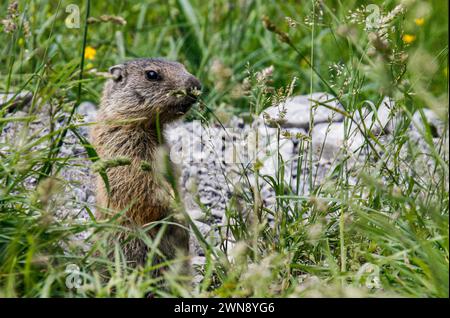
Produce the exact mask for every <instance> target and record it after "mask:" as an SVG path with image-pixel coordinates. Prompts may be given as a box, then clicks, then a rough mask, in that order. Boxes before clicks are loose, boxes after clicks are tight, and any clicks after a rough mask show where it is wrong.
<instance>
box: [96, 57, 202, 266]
mask: <svg viewBox="0 0 450 318" xmlns="http://www.w3.org/2000/svg"><path fill="white" fill-rule="evenodd" d="M109 72H110V73H111V75H112V79H109V80H108V81H107V83H106V84H105V87H104V90H103V96H102V99H101V104H100V110H99V112H98V115H97V124H96V125H95V126H94V128H93V131H92V141H93V144H94V146H95V148H96V150H97V153H98V154H99V157H100V158H101V159H106V160H107V159H114V158H117V157H127V158H129V159H130V160H131V164H130V165H126V166H119V167H115V168H111V169H108V171H107V175H108V181H109V185H110V195H109V197H108V195H107V193H106V189H105V185H104V182H103V180H102V179H101V178H100V177H98V182H97V206H98V207H100V208H107V207H108V208H109V210H112V211H113V212H116V213H117V212H120V211H126V212H125V216H124V217H123V222H122V223H123V224H124V225H126V226H128V227H131V228H133V227H142V226H144V225H146V224H148V223H150V222H154V221H159V220H163V219H166V218H168V221H169V222H178V223H183V222H181V221H177V220H174V219H173V218H172V219H170V217H171V215H172V214H173V211H172V210H171V203H172V202H171V200H173V197H172V195H171V193H172V192H171V190H170V186H169V184H168V183H167V182H166V181H164V180H161V178H159V177H157V172H155V170H154V168H155V165H154V163H155V151H156V149H157V146H158V132H157V127H158V125H157V121H159V123H160V125H159V127H160V128H161V129H162V128H163V127H164V124H166V123H168V122H170V121H173V120H175V119H177V118H179V117H180V116H182V115H183V114H185V113H186V112H187V111H188V110H189V109H190V107H191V106H192V104H193V103H195V101H196V95H197V94H196V92H197V91H198V90H200V89H201V85H200V82H199V81H198V79H197V78H195V77H194V76H193V75H191V74H190V73H188V72H187V71H186V69H185V67H184V66H183V65H182V64H180V63H177V62H171V61H167V60H164V59H154V58H143V59H137V60H133V61H129V62H126V63H123V64H120V65H116V66H113V67H111V68H110V70H109ZM143 162H146V163H150V165H151V169H150V171H145V170H147V169H142V163H143ZM97 210H98V212H97V217H98V218H100V219H102V218H103V219H104V218H106V214H105V212H104V211H105V210H103V211H102V209H97ZM180 225H183V226H184V227H185V226H186V225H185V224H180ZM180 225H169V226H168V227H167V228H166V230H165V234H164V236H163V238H162V240H161V241H160V244H159V250H160V251H161V252H162V253H163V254H164V256H165V258H168V259H171V258H174V257H175V254H176V253H177V252H179V251H181V252H183V253H185V254H187V253H188V249H189V235H188V232H187V230H186V229H185V228H183V226H180ZM158 229H159V227H157V229H156V230H155V231H154V232H152V233H150V235H151V236H153V237H154V235H155V234H156V233H157V230H158ZM119 239H120V240H121V241H122V242H123V241H125V239H126V241H127V243H126V244H124V246H123V251H124V254H125V256H126V258H127V261H128V262H129V263H130V264H131V265H132V266H135V265H143V264H144V263H145V261H146V257H147V252H148V251H147V247H146V244H144V242H142V241H141V240H138V239H131V240H128V238H127V236H126V235H123V236H122V237H120V238H119Z"/></svg>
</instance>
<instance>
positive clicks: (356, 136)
mask: <svg viewBox="0 0 450 318" xmlns="http://www.w3.org/2000/svg"><path fill="white" fill-rule="evenodd" d="M344 137H345V134H344V123H332V124H328V123H327V124H318V125H316V126H314V129H313V131H312V144H313V151H314V155H315V156H318V157H319V158H320V160H321V161H325V162H332V161H334V160H335V159H336V158H337V156H338V155H339V154H340V153H342V152H343V150H344V149H343V147H344V141H345V138H344ZM363 143H364V137H363V136H362V135H361V134H360V133H359V132H358V131H356V129H352V132H351V134H350V136H349V137H348V139H347V147H348V148H347V149H348V150H349V151H350V152H354V151H356V150H357V149H358V148H359V147H361V145H362V144H363Z"/></svg>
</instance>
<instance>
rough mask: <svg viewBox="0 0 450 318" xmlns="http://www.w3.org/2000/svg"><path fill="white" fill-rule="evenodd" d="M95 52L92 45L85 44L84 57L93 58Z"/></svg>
mask: <svg viewBox="0 0 450 318" xmlns="http://www.w3.org/2000/svg"><path fill="white" fill-rule="evenodd" d="M95 54H97V50H96V49H94V48H93V47H92V46H87V47H86V49H85V50H84V58H85V59H87V60H93V59H94V58H95Z"/></svg>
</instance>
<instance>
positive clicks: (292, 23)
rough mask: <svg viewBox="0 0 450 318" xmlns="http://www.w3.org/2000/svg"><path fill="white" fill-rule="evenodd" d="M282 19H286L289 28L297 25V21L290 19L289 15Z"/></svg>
mask: <svg viewBox="0 0 450 318" xmlns="http://www.w3.org/2000/svg"><path fill="white" fill-rule="evenodd" d="M284 19H285V20H286V23H287V24H288V25H289V27H291V28H296V27H297V25H298V23H297V21H295V20H294V19H292V18H290V17H285V18H284Z"/></svg>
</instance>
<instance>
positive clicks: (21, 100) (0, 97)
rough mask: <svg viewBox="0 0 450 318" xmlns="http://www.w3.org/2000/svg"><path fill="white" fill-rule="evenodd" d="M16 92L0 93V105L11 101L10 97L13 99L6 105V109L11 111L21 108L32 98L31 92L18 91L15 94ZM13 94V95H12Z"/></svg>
mask: <svg viewBox="0 0 450 318" xmlns="http://www.w3.org/2000/svg"><path fill="white" fill-rule="evenodd" d="M15 95H16V93H9V94H4V93H0V107H3V106H4V105H6V104H8V103H10V102H11V100H12V99H14V100H13V101H12V102H11V103H10V104H9V107H8V111H9V112H12V111H14V110H15V109H17V108H22V107H24V106H26V105H27V104H29V103H30V102H31V100H32V99H33V94H32V93H31V92H26V91H25V92H20V93H18V94H17V96H15ZM14 96H15V97H14Z"/></svg>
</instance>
